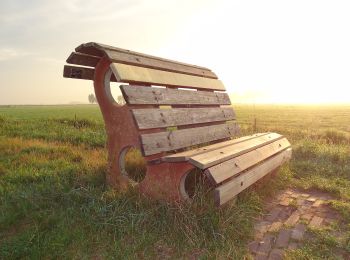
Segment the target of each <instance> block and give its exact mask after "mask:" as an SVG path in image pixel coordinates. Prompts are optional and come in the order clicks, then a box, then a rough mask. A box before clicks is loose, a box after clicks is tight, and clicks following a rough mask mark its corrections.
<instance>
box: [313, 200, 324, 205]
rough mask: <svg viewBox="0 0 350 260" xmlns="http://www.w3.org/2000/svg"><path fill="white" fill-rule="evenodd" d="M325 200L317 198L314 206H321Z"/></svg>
mask: <svg viewBox="0 0 350 260" xmlns="http://www.w3.org/2000/svg"><path fill="white" fill-rule="evenodd" d="M323 202H324V201H323V200H316V201H315V202H314V204H312V206H313V207H319V206H320V205H321V204H323Z"/></svg>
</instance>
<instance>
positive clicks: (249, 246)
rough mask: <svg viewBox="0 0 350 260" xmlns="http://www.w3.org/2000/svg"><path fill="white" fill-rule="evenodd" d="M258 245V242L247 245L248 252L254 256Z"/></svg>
mask: <svg viewBox="0 0 350 260" xmlns="http://www.w3.org/2000/svg"><path fill="white" fill-rule="evenodd" d="M259 245H260V244H259V242H258V241H253V242H250V243H249V244H248V249H249V251H250V252H252V253H254V254H255V253H256V252H257V251H258V248H259Z"/></svg>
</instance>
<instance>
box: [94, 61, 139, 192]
mask: <svg viewBox="0 0 350 260" xmlns="http://www.w3.org/2000/svg"><path fill="white" fill-rule="evenodd" d="M109 65H110V61H109V60H108V59H106V58H102V59H101V60H100V62H99V63H98V65H97V66H96V69H95V75H94V89H95V94H96V98H97V101H98V104H99V106H100V108H101V112H102V115H103V119H104V122H105V127H106V133H107V149H108V172H107V176H106V181H107V184H108V185H111V186H113V187H118V188H120V189H125V188H127V186H128V183H129V182H128V178H127V177H125V175H123V174H122V172H121V168H122V167H121V165H120V157H121V154H122V152H123V151H124V148H125V147H135V148H138V149H140V142H139V135H138V132H137V130H136V126H135V122H134V120H133V116H132V113H131V111H130V108H129V107H127V106H121V105H118V104H117V103H115V102H114V101H113V98H112V97H111V96H112V95H111V93H110V85H109V83H110V77H111V75H112V74H111V71H110V67H109Z"/></svg>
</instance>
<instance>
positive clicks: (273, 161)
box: [214, 148, 292, 206]
mask: <svg viewBox="0 0 350 260" xmlns="http://www.w3.org/2000/svg"><path fill="white" fill-rule="evenodd" d="M291 155H292V149H291V148H289V149H287V150H285V151H282V152H281V153H279V154H277V155H275V156H273V157H271V158H270V159H268V160H266V161H265V162H263V163H261V164H259V165H257V166H255V167H253V168H252V169H250V170H248V171H247V172H245V173H244V174H242V175H240V176H238V177H236V178H234V179H232V180H231V181H229V182H227V183H225V184H223V185H221V186H219V187H218V188H216V189H215V190H214V199H215V202H216V205H217V206H221V205H223V204H224V203H226V202H228V201H229V200H231V199H232V198H233V197H235V196H236V195H237V194H238V193H240V192H242V191H243V190H245V189H246V188H248V187H249V186H250V185H252V184H254V183H255V182H256V181H258V180H259V179H261V178H262V177H264V176H265V175H267V174H268V173H270V172H272V171H273V170H275V169H277V168H278V167H279V166H281V165H282V164H283V163H284V162H286V161H288V160H289V159H290V158H291Z"/></svg>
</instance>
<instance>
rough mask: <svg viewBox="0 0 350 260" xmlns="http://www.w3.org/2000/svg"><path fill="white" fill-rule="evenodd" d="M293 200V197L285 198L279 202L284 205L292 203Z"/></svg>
mask: <svg viewBox="0 0 350 260" xmlns="http://www.w3.org/2000/svg"><path fill="white" fill-rule="evenodd" d="M291 201H292V199H291V198H284V199H283V200H281V201H280V202H279V204H280V205H282V206H288V205H289V204H290V202H291Z"/></svg>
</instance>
